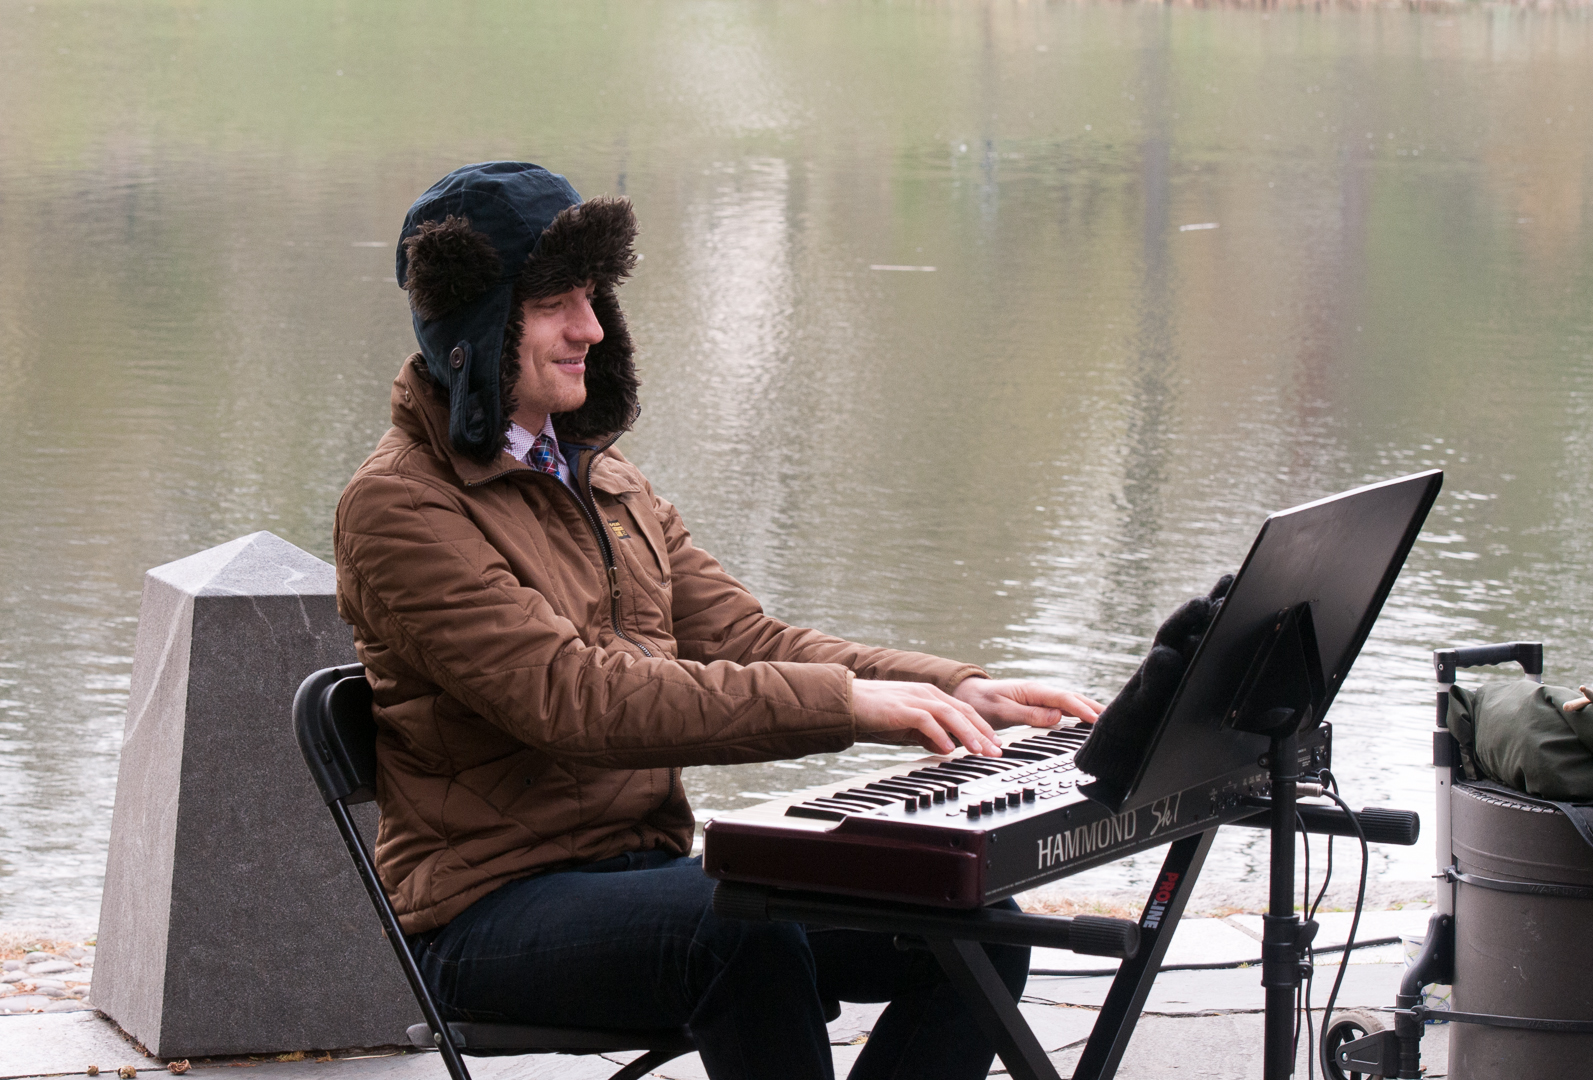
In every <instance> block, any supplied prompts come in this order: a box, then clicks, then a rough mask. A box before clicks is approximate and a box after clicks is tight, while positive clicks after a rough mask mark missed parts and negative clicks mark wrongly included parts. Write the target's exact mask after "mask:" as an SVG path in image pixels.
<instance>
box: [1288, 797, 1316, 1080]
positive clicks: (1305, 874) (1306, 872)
mask: <svg viewBox="0 0 1593 1080" xmlns="http://www.w3.org/2000/svg"><path fill="white" fill-rule="evenodd" d="M1294 824H1295V826H1296V827H1297V829H1298V830H1299V833H1300V843H1301V845H1302V847H1303V849H1304V852H1305V855H1304V858H1302V859H1301V861H1300V886H1301V887H1300V910H1301V911H1309V909H1310V904H1311V834H1310V833H1308V832H1306V831H1305V818H1303V817H1301V816H1300V811H1299V810H1298V809H1297V810H1295V812H1294ZM1305 958H1306V960H1307V961H1310V960H1311V959H1312V957H1311V946H1310V945H1306V947H1305ZM1304 991H1305V987H1304V986H1303V985H1301V984H1299V983H1297V984H1295V987H1294V1042H1293V1044H1292V1045H1293V1050H1292V1051H1291V1056H1290V1058H1289V1060H1290V1061H1299V1060H1300V1006H1301V1004H1302V1003H1304V1002H1305V1000H1306V999H1305V996H1304ZM1306 1021H1307V1023H1308V1024H1309V1021H1310V1014H1309V1013H1307V1015H1306ZM1306 1045H1307V1046H1309V1045H1311V1043H1310V1040H1309V1039H1307V1041H1306ZM1307 1065H1308V1069H1307V1072H1308V1075H1307V1077H1306V1080H1315V1077H1313V1076H1310V1075H1309V1062H1307Z"/></svg>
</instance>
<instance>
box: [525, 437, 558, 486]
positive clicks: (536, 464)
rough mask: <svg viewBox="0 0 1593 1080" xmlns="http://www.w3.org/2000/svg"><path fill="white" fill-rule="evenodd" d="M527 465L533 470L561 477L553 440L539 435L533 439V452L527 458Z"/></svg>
mask: <svg viewBox="0 0 1593 1080" xmlns="http://www.w3.org/2000/svg"><path fill="white" fill-rule="evenodd" d="M525 463H526V464H527V465H529V466H531V467H532V468H533V469H540V470H541V471H543V472H545V473H550V474H552V475H553V476H557V475H559V461H558V458H557V456H556V447H555V445H554V442H553V440H552V439H551V438H549V437H548V436H546V435H538V436H537V437H536V438H535V439H533V440H532V441H531V450H530V451H529V452H528V453H527V454H526V456H525Z"/></svg>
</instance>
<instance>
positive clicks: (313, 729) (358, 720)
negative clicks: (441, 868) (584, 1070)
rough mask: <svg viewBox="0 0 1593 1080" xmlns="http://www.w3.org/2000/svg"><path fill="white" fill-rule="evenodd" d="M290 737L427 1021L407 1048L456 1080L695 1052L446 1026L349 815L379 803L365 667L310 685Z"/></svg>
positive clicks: (603, 1038) (621, 1076)
mask: <svg viewBox="0 0 1593 1080" xmlns="http://www.w3.org/2000/svg"><path fill="white" fill-rule="evenodd" d="M293 730H294V733H295V734H296V735H297V736H298V739H299V749H300V750H301V751H303V753H304V760H305V763H306V764H308V765H309V767H310V775H311V776H313V777H315V784H316V786H317V787H319V788H320V789H321V796H322V798H324V799H325V800H326V804H327V806H328V807H330V808H331V810H332V820H333V821H335V822H337V828H338V831H339V832H340V833H342V834H343V842H344V843H345V844H347V845H348V853H349V855H350V856H351V857H352V858H353V859H354V865H355V867H356V868H358V870H359V874H360V880H361V881H363V882H364V883H365V891H366V892H367V893H369V894H370V897H371V903H372V904H373V905H375V907H376V914H377V916H378V917H379V918H380V919H381V921H382V930H383V932H384V933H385V934H386V935H387V940H388V943H389V944H391V945H392V946H393V952H394V954H396V955H397V957H398V963H399V966H401V967H402V968H403V969H404V977H405V978H406V979H408V980H409V988H410V989H411V990H412V991H414V994H415V1000H416V1001H417V1002H419V1003H420V1011H421V1014H422V1015H423V1016H425V1018H426V1022H425V1023H424V1024H415V1025H413V1026H412V1027H410V1028H409V1030H408V1032H407V1034H408V1036H409V1041H410V1042H411V1043H413V1044H414V1045H415V1046H417V1047H420V1048H423V1049H429V1048H431V1047H432V1046H436V1048H437V1049H438V1050H440V1051H441V1052H442V1057H443V1061H444V1062H445V1063H446V1064H447V1066H448V1073H449V1075H450V1076H451V1077H453V1080H470V1073H469V1071H468V1070H466V1068H465V1063H464V1060H463V1059H462V1058H461V1057H460V1055H461V1054H470V1055H472V1056H474V1057H492V1056H499V1055H509V1054H604V1053H616V1052H618V1053H623V1052H625V1051H630V1050H643V1051H646V1053H644V1054H643V1055H642V1056H641V1057H639V1058H637V1059H636V1060H635V1061H632V1062H631V1063H630V1064H629V1065H626V1066H625V1067H624V1068H622V1069H620V1071H619V1072H617V1073H615V1074H614V1075H613V1076H612V1077H611V1078H610V1080H635V1078H637V1077H640V1076H642V1075H644V1074H646V1073H648V1072H650V1071H651V1070H653V1069H656V1068H657V1067H658V1066H660V1065H662V1064H664V1062H666V1061H669V1060H671V1059H673V1058H677V1057H679V1056H680V1055H682V1054H689V1053H691V1052H692V1050H694V1049H695V1046H694V1045H693V1044H692V1040H691V1035H690V1033H689V1032H688V1031H687V1030H686V1029H685V1028H673V1029H666V1030H661V1031H660V1030H651V1031H615V1030H609V1029H601V1030H590V1029H586V1028H565V1027H525V1026H522V1025H518V1024H477V1023H457V1024H445V1023H443V1021H442V1017H441V1016H440V1015H439V1014H438V1012H437V1004H436V1002H434V1001H433V1000H432V997H431V992H430V991H428V990H427V989H426V984H425V983H424V982H422V981H421V978H420V968H419V967H417V966H416V964H415V956H414V954H413V953H411V952H410V951H409V943H408V942H407V941H405V939H404V935H403V933H402V931H400V930H399V928H398V917H397V916H396V915H394V914H393V907H392V905H391V904H390V903H389V902H388V900H387V894H386V893H385V892H383V891H382V886H381V882H380V881H378V880H377V877H376V866H375V864H374V863H373V862H372V861H371V853H370V851H369V850H368V849H367V848H366V846H365V841H364V839H363V838H362V837H361V836H360V834H359V830H358V829H356V828H355V827H354V819H353V818H352V817H351V816H350V815H349V811H348V808H349V807H350V806H351V805H353V804H355V803H362V802H370V801H371V800H372V799H374V798H376V723H375V721H374V720H372V719H371V687H370V684H369V683H368V682H366V681H365V668H364V667H363V666H362V665H360V664H347V665H345V666H343V667H333V668H323V669H322V670H320V671H317V672H316V673H315V674H314V675H311V676H310V677H309V678H307V679H305V680H304V682H303V683H301V684H300V686H299V691H298V693H297V694H295V695H294V696H293Z"/></svg>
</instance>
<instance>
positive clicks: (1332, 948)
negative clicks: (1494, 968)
mask: <svg viewBox="0 0 1593 1080" xmlns="http://www.w3.org/2000/svg"><path fill="white" fill-rule="evenodd" d="M1400 940H1401V939H1400V938H1397V937H1380V938H1367V939H1366V940H1365V941H1357V942H1356V943H1355V945H1354V948H1357V949H1375V948H1377V947H1378V946H1380V945H1398V944H1399V943H1400ZM1343 949H1344V946H1343V945H1323V946H1321V947H1319V948H1315V949H1314V950H1313V951H1315V952H1319V953H1333V952H1340V951H1341V950H1343ZM1260 966H1261V958H1260V957H1259V956H1258V957H1256V958H1255V959H1254V960H1220V961H1215V962H1213V963H1209V964H1164V965H1162V966H1161V967H1159V968H1157V969H1156V970H1157V971H1226V970H1229V969H1231V968H1246V967H1260ZM1029 974H1030V975H1053V976H1057V977H1066V978H1081V979H1082V978H1092V977H1095V976H1100V975H1116V974H1117V969H1116V968H1088V969H1078V970H1075V969H1073V968H1030V969H1029Z"/></svg>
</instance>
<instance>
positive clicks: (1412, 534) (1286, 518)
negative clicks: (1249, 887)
mask: <svg viewBox="0 0 1593 1080" xmlns="http://www.w3.org/2000/svg"><path fill="white" fill-rule="evenodd" d="M1443 478H1444V476H1443V473H1442V472H1441V471H1439V470H1437V469H1433V470H1430V471H1428V472H1423V473H1416V474H1414V475H1412V476H1405V477H1401V478H1399V479H1396V480H1389V481H1385V482H1384V483H1381V484H1373V485H1370V486H1368V487H1363V488H1357V489H1356V490H1354V491H1347V492H1345V493H1343V494H1341V495H1334V496H1332V497H1330V498H1326V499H1320V500H1318V501H1316V502H1313V503H1307V504H1305V505H1303V506H1297V507H1294V508H1293V509H1290V510H1284V511H1280V512H1279V513H1276V514H1273V515H1271V516H1270V517H1268V518H1267V520H1266V521H1265V522H1264V523H1263V524H1262V526H1261V531H1260V532H1259V533H1258V534H1257V535H1256V539H1255V542H1254V544H1252V545H1251V548H1250V553H1249V555H1247V556H1246V557H1245V562H1244V565H1243V566H1242V567H1241V568H1240V570H1239V573H1238V575H1236V577H1235V578H1234V583H1233V586H1232V588H1231V589H1230V590H1229V592H1228V596H1227V597H1226V598H1225V599H1224V600H1223V604H1222V607H1221V608H1220V609H1219V611H1218V612H1217V616H1216V618H1215V619H1214V620H1213V621H1212V624H1211V627H1210V629H1209V630H1207V632H1206V635H1205V637H1204V638H1203V639H1202V640H1201V643H1200V648H1199V649H1198V650H1197V651H1196V653H1195V656H1194V659H1193V660H1192V661H1191V662H1190V665H1189V670H1188V671H1187V672H1185V675H1184V679H1183V682H1182V683H1181V684H1180V685H1179V688H1178V691H1177V693H1176V694H1175V695H1174V697H1173V701H1172V704H1171V705H1170V706H1169V708H1168V710H1167V714H1166V715H1165V716H1164V717H1163V718H1162V721H1161V723H1160V725H1159V726H1158V728H1157V731H1156V733H1155V734H1154V735H1153V736H1152V738H1151V739H1150V741H1149V743H1148V744H1147V746H1146V750H1145V754H1144V755H1143V757H1142V758H1141V761H1140V763H1139V768H1138V770H1137V773H1136V778H1135V780H1134V782H1133V783H1132V784H1131V785H1130V786H1129V787H1128V789H1127V790H1126V791H1124V792H1123V793H1121V794H1118V795H1117V797H1116V798H1115V799H1112V800H1103V801H1106V802H1107V805H1108V806H1110V807H1111V808H1112V809H1114V810H1121V809H1122V808H1123V807H1124V806H1126V805H1127V804H1128V803H1129V802H1130V801H1131V800H1132V801H1133V802H1135V803H1141V802H1146V801H1149V800H1151V799H1155V798H1157V797H1158V796H1160V795H1162V794H1164V793H1166V792H1168V791H1177V790H1181V786H1187V782H1188V779H1189V777H1190V776H1191V775H1198V774H1206V775H1211V776H1217V775H1221V773H1222V772H1223V771H1225V770H1226V769H1230V768H1233V767H1234V766H1236V765H1239V764H1242V763H1243V762H1244V761H1247V760H1248V761H1255V762H1259V763H1260V764H1262V765H1263V766H1264V767H1265V768H1266V769H1267V770H1268V774H1269V776H1268V778H1269V780H1270V787H1271V792H1270V797H1269V799H1268V800H1266V801H1267V803H1268V805H1267V807H1266V810H1267V812H1268V819H1267V822H1266V823H1267V826H1268V827H1269V828H1270V830H1271V833H1272V845H1271V846H1272V852H1271V865H1270V874H1269V878H1270V881H1269V890H1268V902H1267V907H1268V912H1267V915H1266V918H1265V920H1264V923H1263V927H1264V929H1263V934H1262V946H1261V955H1262V969H1261V982H1262V985H1263V986H1264V987H1265V988H1266V1056H1265V1075H1266V1077H1267V1080H1282V1078H1284V1077H1288V1076H1290V1075H1292V1073H1293V1072H1294V1007H1295V1006H1294V999H1295V994H1296V992H1297V991H1298V990H1299V987H1300V983H1301V962H1302V957H1303V953H1304V950H1305V948H1306V947H1307V946H1308V945H1309V944H1310V940H1311V936H1312V935H1313V934H1314V933H1315V930H1316V927H1315V925H1311V924H1306V923H1304V922H1303V921H1302V920H1301V919H1300V917H1299V916H1297V915H1295V913H1294V896H1293V893H1294V834H1295V829H1296V817H1295V815H1296V806H1295V799H1296V794H1297V784H1298V782H1299V780H1300V776H1299V771H1300V760H1301V759H1300V747H1299V736H1300V735H1301V734H1302V733H1303V732H1307V731H1310V730H1312V729H1314V728H1315V727H1317V726H1318V725H1320V724H1321V723H1322V720H1323V716H1324V714H1325V713H1326V712H1327V709H1328V707H1329V706H1330V705H1331V704H1332V702H1333V698H1334V696H1335V695H1336V694H1337V693H1338V689H1339V687H1340V686H1342V685H1343V682H1344V677H1345V675H1346V674H1348V672H1349V669H1350V665H1351V664H1353V663H1354V662H1355V658H1356V656H1357V655H1359V653H1360V651H1361V646H1362V645H1363V644H1365V642H1366V638H1367V635H1368V634H1370V633H1371V631H1372V624H1373V623H1374V622H1376V621H1377V616H1378V615H1379V613H1381V611H1382V609H1383V603H1384V601H1385V600H1387V599H1388V593H1389V590H1390V589H1392V588H1393V586H1394V579H1395V578H1397V577H1398V576H1399V571H1400V568H1401V567H1403V566H1404V564H1405V558H1406V556H1408V555H1409V554H1410V549H1411V547H1412V546H1413V545H1414V544H1415V543H1416V537H1417V535H1418V534H1419V533H1420V531H1421V527H1422V523H1423V522H1424V521H1425V520H1426V519H1427V514H1428V511H1430V510H1431V509H1432V505H1433V502H1434V501H1435V500H1436V499H1437V498H1438V490H1439V488H1440V487H1441V486H1442V484H1443ZM1170 785H1171V786H1170ZM1081 790H1083V791H1084V792H1085V793H1086V794H1090V795H1091V796H1092V797H1095V793H1092V792H1091V791H1090V790H1089V787H1088V786H1086V787H1085V788H1083V789H1081ZM1114 794H1116V793H1114ZM1260 801H1261V800H1256V802H1258V803H1259V802H1260ZM1246 824H1257V825H1259V824H1261V822H1259V821H1255V820H1254V819H1252V821H1249V822H1246ZM1308 828H1309V825H1308ZM1312 831H1315V830H1314V829H1313V830H1312ZM1332 831H1335V832H1337V831H1339V830H1337V829H1334V830H1332ZM1214 833H1215V831H1213V832H1212V833H1208V834H1206V835H1205V836H1203V837H1197V838H1191V839H1190V840H1186V841H1180V842H1179V843H1176V844H1174V845H1173V847H1172V850H1171V851H1170V852H1169V853H1168V856H1167V860H1168V861H1167V863H1166V864H1165V865H1164V866H1163V868H1162V873H1161V875H1160V876H1159V878H1158V882H1157V889H1156V891H1155V892H1153V894H1152V901H1151V904H1152V905H1154V904H1155V903H1156V902H1157V900H1158V898H1159V897H1161V896H1162V895H1163V894H1171V895H1170V896H1169V898H1168V904H1169V909H1170V910H1169V911H1168V912H1167V913H1166V914H1165V915H1164V916H1162V918H1161V920H1160V921H1161V922H1164V923H1166V924H1167V925H1170V926H1176V925H1177V918H1178V916H1179V915H1180V914H1181V913H1182V910H1183V902H1184V901H1185V900H1187V897H1188V891H1189V887H1190V884H1191V883H1192V881H1193V879H1194V877H1195V876H1196V875H1197V874H1198V871H1199V868H1200V863H1201V862H1202V861H1204V859H1205V854H1206V852H1207V851H1208V850H1209V849H1210V841H1211V839H1212V838H1213V837H1214ZM1340 834H1341V835H1342V834H1343V833H1342V832H1341V833H1340ZM1350 834H1351V835H1353V832H1351V833H1350ZM1412 839H1414V837H1412ZM1180 848H1183V849H1184V850H1182V851H1180ZM1169 875H1177V876H1176V877H1169ZM1174 907H1176V911H1175V910H1172V909H1173V908H1174ZM1144 931H1145V926H1144V924H1143V919H1142V921H1141V933H1142V935H1143V934H1144ZM1146 945H1148V946H1149V947H1148V948H1146V946H1145V945H1142V948H1141V953H1142V955H1141V956H1139V957H1136V958H1135V959H1134V960H1132V961H1129V962H1128V963H1127V964H1125V967H1127V966H1130V965H1134V966H1145V965H1147V962H1148V961H1150V960H1152V958H1153V954H1157V953H1158V950H1157V947H1156V946H1157V941H1156V940H1155V937H1152V938H1151V940H1149V941H1148V942H1146ZM1160 951H1162V952H1165V945H1163V946H1162V949H1161V950H1160ZM1154 960H1155V961H1156V963H1158V964H1159V961H1160V955H1154ZM1146 970H1148V971H1150V972H1151V978H1152V979H1154V968H1151V967H1146ZM1142 974H1143V973H1142ZM1121 977H1122V971H1121V969H1120V971H1119V979H1120V980H1121ZM1117 991H1118V986H1117V984H1115V983H1114V985H1113V991H1112V993H1113V995H1115V994H1116V993H1117ZM1149 992H1150V983H1149V982H1146V983H1145V985H1144V986H1143V993H1140V994H1138V995H1137V1000H1130V1001H1125V1002H1123V1003H1122V1004H1123V1005H1124V1006H1125V1007H1126V1006H1132V1008H1133V1009H1134V1011H1135V1015H1137V1010H1138V1008H1139V1007H1140V1006H1142V1005H1143V1003H1144V998H1145V995H1148V994H1149ZM1108 1004H1111V997H1110V996H1109V997H1108ZM1105 1012H1106V1010H1105V1008H1103V1010H1102V1015H1103V1018H1104V1016H1105ZM1099 1033H1100V1027H1099V1025H1097V1031H1096V1032H1095V1033H1092V1035H1091V1039H1090V1042H1089V1044H1088V1046H1087V1047H1086V1050H1085V1054H1084V1057H1083V1058H1081V1059H1080V1062H1079V1069H1078V1070H1077V1071H1076V1072H1075V1073H1074V1080H1085V1078H1090V1080H1096V1078H1101V1077H1107V1076H1110V1075H1111V1074H1112V1071H1114V1070H1115V1069H1116V1065H1117V1061H1118V1060H1119V1059H1120V1058H1121V1055H1122V1050H1123V1048H1124V1046H1125V1045H1126V1042H1127V1039H1126V1037H1125V1038H1123V1039H1122V1045H1116V1040H1112V1043H1111V1044H1110V1045H1109V1044H1108V1042H1107V1040H1106V1039H1105V1038H1104V1037H1103V1038H1101V1039H1099V1040H1098V1039H1097V1038H1096V1035H1097V1034H1099ZM1086 1066H1088V1067H1086Z"/></svg>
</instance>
